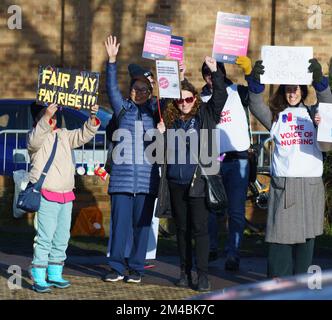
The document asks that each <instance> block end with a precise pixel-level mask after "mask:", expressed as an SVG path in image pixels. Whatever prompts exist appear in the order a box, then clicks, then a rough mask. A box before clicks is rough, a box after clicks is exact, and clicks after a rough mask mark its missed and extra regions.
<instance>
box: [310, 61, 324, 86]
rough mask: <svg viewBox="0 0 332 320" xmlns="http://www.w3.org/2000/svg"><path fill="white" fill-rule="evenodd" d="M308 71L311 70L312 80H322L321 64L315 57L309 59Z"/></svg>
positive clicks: (318, 81)
mask: <svg viewBox="0 0 332 320" xmlns="http://www.w3.org/2000/svg"><path fill="white" fill-rule="evenodd" d="M309 62H310V66H309V68H308V69H309V72H312V78H313V82H315V83H320V82H321V81H322V80H323V71H322V66H321V65H320V63H319V62H318V60H317V59H316V58H313V59H310V60H309Z"/></svg>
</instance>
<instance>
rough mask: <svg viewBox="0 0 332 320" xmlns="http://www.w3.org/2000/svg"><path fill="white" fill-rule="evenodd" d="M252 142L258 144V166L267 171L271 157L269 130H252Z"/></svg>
mask: <svg viewBox="0 0 332 320" xmlns="http://www.w3.org/2000/svg"><path fill="white" fill-rule="evenodd" d="M252 138H253V144H255V145H258V146H259V155H258V168H261V169H265V171H268V169H269V168H270V165H271V159H272V143H271V142H272V138H271V137H270V132H269V131H253V132H252Z"/></svg>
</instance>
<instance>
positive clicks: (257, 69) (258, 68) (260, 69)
mask: <svg viewBox="0 0 332 320" xmlns="http://www.w3.org/2000/svg"><path fill="white" fill-rule="evenodd" d="M264 68H265V67H264V66H263V61H262V60H257V61H256V62H255V65H254V67H253V69H252V72H251V74H252V76H253V77H254V79H255V80H257V81H258V82H260V77H261V75H262V74H264V73H265V71H264Z"/></svg>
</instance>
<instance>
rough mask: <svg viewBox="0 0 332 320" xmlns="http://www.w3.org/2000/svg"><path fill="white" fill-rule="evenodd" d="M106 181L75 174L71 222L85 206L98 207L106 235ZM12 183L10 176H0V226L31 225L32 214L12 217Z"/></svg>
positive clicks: (107, 198) (108, 208)
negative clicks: (74, 199) (74, 197)
mask: <svg viewBox="0 0 332 320" xmlns="http://www.w3.org/2000/svg"><path fill="white" fill-rule="evenodd" d="M107 187H108V181H105V182H104V181H102V180H101V179H100V178H99V177H96V176H84V177H81V176H76V191H75V194H76V201H74V206H73V223H74V221H75V218H76V217H77V215H78V213H79V212H80V210H81V209H82V208H85V207H92V206H95V207H98V208H99V209H100V210H101V212H102V213H103V225H104V228H105V231H106V235H107V234H108V232H109V222H110V198H109V196H108V194H107ZM13 197H14V183H13V179H12V177H8V176H0V226H1V227H3V226H15V227H23V228H24V227H32V226H33V217H34V215H33V214H27V215H25V216H24V217H23V218H22V219H14V218H13V213H12V205H13Z"/></svg>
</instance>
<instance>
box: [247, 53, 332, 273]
mask: <svg viewBox="0 0 332 320" xmlns="http://www.w3.org/2000/svg"><path fill="white" fill-rule="evenodd" d="M309 72H313V86H314V88H315V90H316V93H317V98H318V101H319V102H332V95H331V91H330V88H329V86H328V80H327V78H325V77H323V73H322V68H321V65H320V64H319V63H318V61H317V60H316V59H312V60H310V67H309ZM263 73H264V66H263V65H262V61H257V62H256V63H255V66H254V68H253V71H252V73H251V75H250V76H249V77H247V81H248V85H249V101H250V102H249V103H250V104H249V107H250V110H251V112H252V113H253V114H254V116H255V117H256V118H257V119H258V120H259V121H260V122H261V123H262V124H263V125H264V126H265V128H266V129H268V130H269V131H270V133H271V137H272V139H273V142H274V145H275V147H274V151H273V156H272V164H271V186H270V198H269V206H268V220H267V229H266V239H265V241H266V242H268V243H269V253H268V276H269V277H272V278H274V277H282V276H288V275H292V274H298V273H306V272H307V270H308V267H309V266H310V265H311V263H312V258H313V250H314V241H315V237H316V236H318V235H321V234H322V233H323V220H324V204H325V195H324V185H323V181H322V173H323V161H322V152H321V151H320V150H319V148H318V145H317V139H316V128H315V127H316V126H315V120H314V117H315V114H316V109H317V105H315V106H311V107H307V106H306V105H305V104H304V100H305V99H306V97H307V94H308V88H307V86H302V85H301V86H300V85H280V87H279V88H278V89H277V91H276V93H275V94H274V96H273V97H272V99H271V101H270V105H269V107H267V106H266V105H265V104H264V101H263V91H264V85H262V84H261V83H260V81H259V79H260V75H261V74H263Z"/></svg>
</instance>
